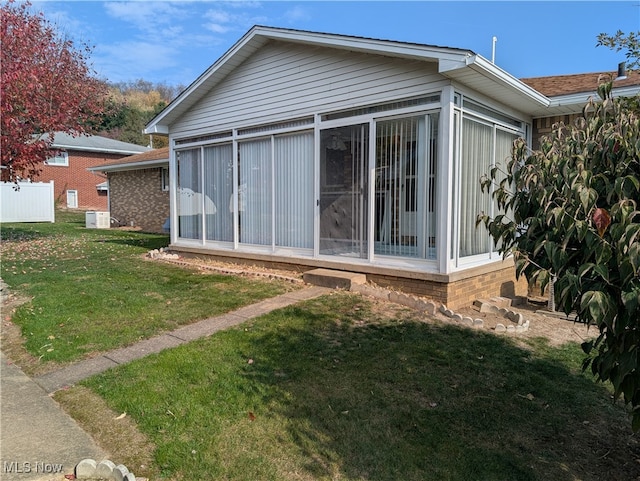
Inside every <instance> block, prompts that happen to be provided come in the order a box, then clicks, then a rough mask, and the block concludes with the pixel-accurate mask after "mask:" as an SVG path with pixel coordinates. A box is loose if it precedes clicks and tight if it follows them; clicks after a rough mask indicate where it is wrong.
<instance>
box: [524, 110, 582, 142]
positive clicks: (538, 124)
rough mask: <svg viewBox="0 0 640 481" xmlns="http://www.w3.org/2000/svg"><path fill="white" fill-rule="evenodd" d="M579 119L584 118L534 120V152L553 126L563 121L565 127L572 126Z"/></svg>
mask: <svg viewBox="0 0 640 481" xmlns="http://www.w3.org/2000/svg"><path fill="white" fill-rule="evenodd" d="M577 117H582V114H567V115H556V116H554V117H543V118H539V119H533V135H532V142H531V144H532V145H531V147H532V148H533V149H534V150H535V149H539V148H540V137H542V136H543V135H547V134H549V133H550V132H551V128H552V127H553V124H556V123H558V122H561V121H562V122H564V124H565V125H570V124H572V123H573V121H574V120H575V119H576V118H577Z"/></svg>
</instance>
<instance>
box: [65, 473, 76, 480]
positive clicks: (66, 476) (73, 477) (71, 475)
mask: <svg viewBox="0 0 640 481" xmlns="http://www.w3.org/2000/svg"><path fill="white" fill-rule="evenodd" d="M64 477H65V479H76V475H75V474H65V475H64Z"/></svg>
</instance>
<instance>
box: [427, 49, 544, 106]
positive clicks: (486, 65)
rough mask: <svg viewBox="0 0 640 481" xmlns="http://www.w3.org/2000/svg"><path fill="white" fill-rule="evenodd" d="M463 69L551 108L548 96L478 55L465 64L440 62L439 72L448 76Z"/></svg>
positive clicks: (466, 59)
mask: <svg viewBox="0 0 640 481" xmlns="http://www.w3.org/2000/svg"><path fill="white" fill-rule="evenodd" d="M462 68H471V69H472V70H473V71H474V72H477V73H478V74H480V75H482V76H484V77H487V78H489V79H490V80H492V81H494V82H497V83H500V84H502V85H504V86H505V87H507V88H509V89H511V90H515V91H517V92H518V93H519V94H521V95H523V96H525V97H527V98H529V99H530V100H532V101H534V102H535V103H537V104H539V105H540V106H542V107H548V106H549V103H550V101H549V99H548V98H547V97H546V96H544V95H543V94H541V93H540V92H538V91H537V90H535V89H533V88H531V87H529V86H528V85H527V84H525V83H524V82H522V81H520V80H519V79H517V78H516V77H514V76H513V75H511V74H510V73H508V72H507V71H506V70H503V69H501V68H500V67H498V66H497V65H495V64H494V63H492V62H490V61H489V60H487V59H485V58H484V57H482V56H480V55H477V54H475V55H469V56H467V57H466V58H465V59H464V62H451V61H445V62H440V64H439V66H438V72H439V73H441V74H443V75H447V72H452V71H454V70H459V69H462ZM471 87H473V85H471Z"/></svg>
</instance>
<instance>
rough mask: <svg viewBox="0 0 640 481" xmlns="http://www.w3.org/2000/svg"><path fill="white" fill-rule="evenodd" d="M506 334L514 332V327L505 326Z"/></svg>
mask: <svg viewBox="0 0 640 481" xmlns="http://www.w3.org/2000/svg"><path fill="white" fill-rule="evenodd" d="M507 332H516V326H507Z"/></svg>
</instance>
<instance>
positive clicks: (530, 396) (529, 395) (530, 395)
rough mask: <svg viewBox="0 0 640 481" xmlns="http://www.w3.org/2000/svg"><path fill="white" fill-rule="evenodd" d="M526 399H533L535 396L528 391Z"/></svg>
mask: <svg viewBox="0 0 640 481" xmlns="http://www.w3.org/2000/svg"><path fill="white" fill-rule="evenodd" d="M527 399H528V400H529V401H533V400H534V399H535V397H534V396H533V394H531V393H529V394H527Z"/></svg>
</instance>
